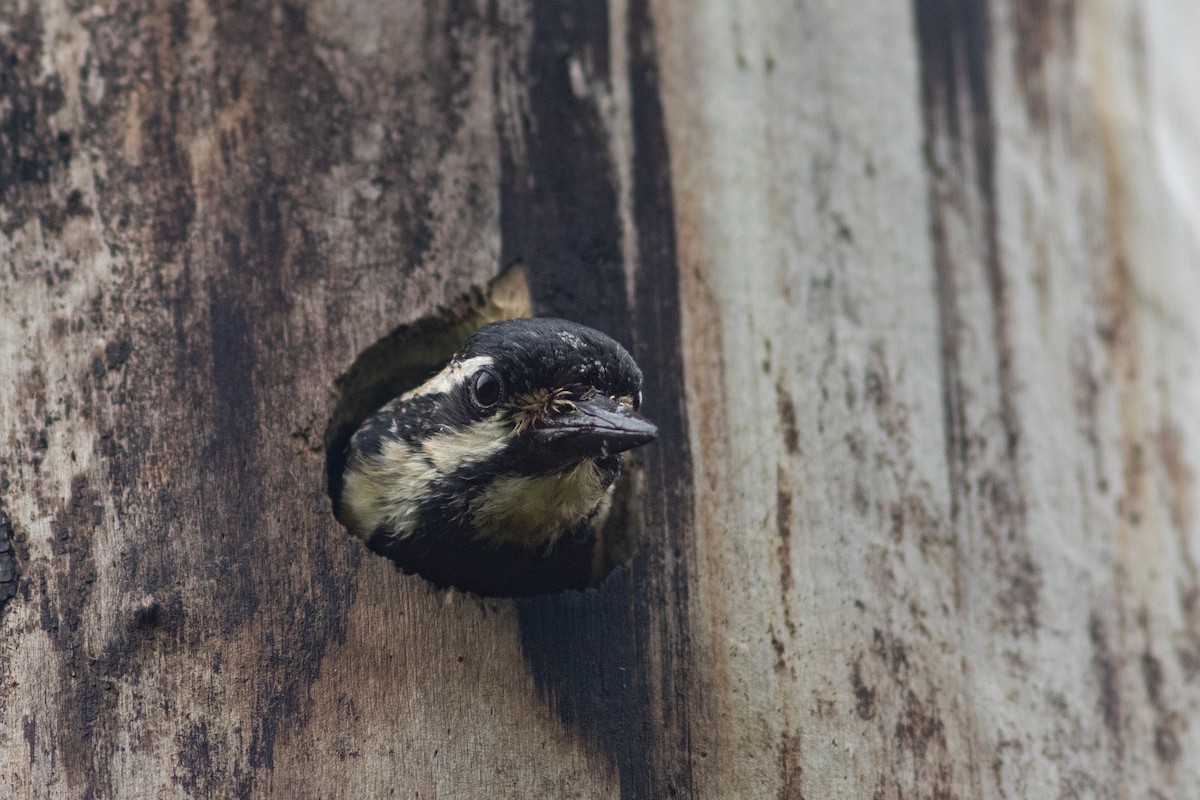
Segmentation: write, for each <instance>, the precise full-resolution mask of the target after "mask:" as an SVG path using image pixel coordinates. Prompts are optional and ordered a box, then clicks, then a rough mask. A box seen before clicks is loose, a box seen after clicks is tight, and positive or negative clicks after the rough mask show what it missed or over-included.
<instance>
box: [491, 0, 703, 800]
mask: <svg viewBox="0 0 1200 800" xmlns="http://www.w3.org/2000/svg"><path fill="white" fill-rule="evenodd" d="M608 13H609V12H608V8H607V4H606V3H584V2H582V0H566V1H565V2H557V3H546V4H538V5H536V6H534V7H533V11H532V21H533V36H532V43H531V45H530V52H529V53H528V55H527V61H526V62H524V64H523V66H524V69H525V70H527V75H525V76H522V77H520V78H519V80H521V81H522V85H523V88H524V90H525V91H526V93H527V97H528V103H527V106H526V109H527V114H528V118H522V119H519V120H514V119H511V118H501V119H498V121H497V125H498V130H499V131H500V135H501V139H502V148H501V150H502V187H501V227H502V237H503V239H502V257H503V260H504V263H506V264H507V263H512V262H514V261H518V260H519V261H521V262H522V263H523V264H525V265H526V268H527V269H528V271H529V275H530V283H531V290H532V293H533V299H534V305H535V308H536V310H537V311H538V312H539V313H544V314H553V315H560V316H564V317H568V318H571V319H575V320H578V321H580V322H584V323H586V324H589V325H593V326H595V327H597V328H600V329H601V330H604V331H607V332H609V333H611V334H613V335H614V336H616V337H617V338H618V339H620V340H623V341H624V342H626V343H627V344H629V343H633V344H634V345H635V346H634V347H633V348H632V349H633V350H634V352H635V355H636V357H637V358H638V360H639V362H640V363H641V364H642V366H643V370H644V372H645V374H646V384H645V394H646V397H647V398H648V399H647V401H646V411H647V413H648V414H650V415H651V416H652V417H653V418H654V420H655V422H656V423H657V424H658V425H659V429H660V431H661V432H662V433H661V439H660V442H659V444H657V445H656V446H655V447H654V448H652V450H653V452H648V453H647V455H646V462H647V485H648V490H649V491H648V493H647V494H648V496H649V498H650V500H649V501H648V502H649V504H650V508H649V510H648V512H647V519H646V527H647V529H648V535H647V537H646V538H647V539H650V538H653V539H654V541H653V542H647V544H646V547H647V548H648V549H650V548H653V549H655V550H657V549H658V548H659V547H663V548H666V549H667V551H668V552H665V553H664V552H654V553H651V554H643V555H641V556H639V557H638V558H637V559H636V560H635V562H634V565H633V567H632V569H621V570H618V571H617V572H616V573H615V574H614V575H613V576H612V577H611V578H610V579H609V580H608V581H607V582H605V583H604V584H603V585H602V586H601V587H600V589H599V590H598V591H590V592H587V593H584V594H582V595H581V594H577V593H567V594H564V595H560V596H551V597H545V598H535V599H532V600H526V601H521V602H520V603H519V605H518V608H519V611H520V622H521V636H522V651H523V653H524V654H525V658H526V660H527V661H528V663H529V666H530V670H531V672H532V674H533V677H534V680H535V682H536V684H537V686H538V688H539V691H540V692H541V693H542V694H543V695H544V697H545V698H546V699H547V701H548V702H550V703H551V704H552V706H553V708H554V710H555V712H556V713H557V714H558V715H559V717H560V718H561V719H562V720H563V722H564V723H565V724H566V725H567V726H568V727H569V728H570V729H572V730H576V731H579V732H580V733H581V734H583V736H584V737H585V739H587V740H588V741H590V742H592V743H593V744H594V745H595V746H598V747H599V748H600V750H601V751H602V752H603V753H605V755H606V757H607V758H609V759H610V761H611V762H612V763H613V764H614V765H615V766H616V767H617V769H618V770H619V773H620V782H621V795H622V797H625V798H634V797H664V796H676V795H679V794H681V793H682V794H690V792H691V779H690V776H689V774H688V771H687V763H688V747H689V745H688V740H689V735H690V734H689V732H688V719H687V713H686V709H687V705H688V702H689V701H690V700H692V699H694V697H693V698H690V699H689V698H686V697H685V691H684V687H685V684H686V671H685V665H686V664H687V663H688V658H689V652H688V645H687V620H686V610H687V602H686V601H687V573H686V568H685V561H686V560H685V559H684V558H682V557H680V553H679V551H680V550H681V548H682V545H681V544H680V543H679V542H678V537H679V536H680V535H681V532H682V531H685V530H687V529H688V526H689V523H690V520H689V519H688V516H687V515H688V512H689V510H690V508H691V503H690V499H689V498H688V496H687V495H688V487H689V486H690V458H689V457H688V454H687V448H686V441H687V437H686V423H685V419H684V411H683V398H682V396H681V395H680V393H679V387H680V386H681V385H682V382H683V381H682V358H681V355H680V346H679V338H678V337H679V299H678V294H677V289H676V286H677V281H676V272H675V251H674V241H673V238H672V237H673V225H674V219H673V215H672V213H671V196H670V185H669V183H668V182H667V162H666V144H665V141H666V140H665V131H664V130H663V127H662V125H663V120H662V110H661V107H660V106H659V100H658V96H657V92H658V86H657V77H656V75H655V74H654V71H655V69H656V66H655V63H654V56H653V48H652V46H651V43H652V39H651V38H650V35H649V28H648V27H647V23H648V22H649V16H648V12H647V10H646V8H645V7H644V5H637V6H636V8H635V10H634V11H633V14H632V16H633V19H631V22H630V27H631V29H632V30H637V31H639V32H641V35H643V36H645V38H644V39H639V40H638V41H635V42H633V44H634V45H636V47H635V51H634V55H633V63H631V64H630V65H629V67H630V73H631V75H632V78H631V80H632V86H631V90H632V95H633V112H632V113H633V126H634V130H633V131H632V134H633V136H634V139H635V151H636V152H637V161H636V162H635V164H634V168H633V172H634V175H635V182H636V183H635V186H634V206H635V208H634V217H635V224H636V227H637V232H638V237H639V260H640V262H641V263H640V265H639V271H638V279H639V287H640V288H641V291H640V293H639V301H638V302H637V303H636V304H635V307H633V308H630V305H629V300H628V298H627V296H626V290H625V271H626V269H628V268H631V267H629V266H627V265H625V264H624V263H623V261H624V260H623V256H622V248H621V242H622V230H621V221H620V215H619V210H618V203H619V199H618V193H617V187H616V174H617V172H616V169H615V165H614V164H613V163H612V161H611V157H610V152H611V150H610V147H609V136H610V135H611V134H610V132H609V131H608V130H607V128H606V126H605V124H604V120H603V118H602V116H601V112H600V108H599V107H598V105H597V103H596V99H595V98H594V97H593V96H591V95H590V94H588V93H587V92H584V93H577V91H576V90H577V89H578V88H579V87H578V86H577V85H576V86H575V87H573V86H572V82H571V77H570V69H571V63H572V61H574V62H575V63H576V65H577V67H576V69H577V70H580V69H582V74H583V75H584V77H585V80H586V81H587V82H588V84H589V85H591V86H596V87H598V88H597V91H601V90H602V91H605V92H609V91H611V87H610V86H609V82H610V81H611V80H612V78H611V74H612V73H613V70H611V69H610V65H609V64H608V58H609V52H610V43H609V38H608V37H609V30H608ZM506 59H507V61H508V63H510V64H511V63H513V54H511V53H506V54H504V55H503V56H502V58H501V62H502V63H504V62H505V60H506ZM516 63H518V64H520V63H522V62H521V59H520V58H518V59H517V60H516ZM617 74H621V71H620V70H617ZM501 80H502V81H503V80H505V77H504V76H502V77H501ZM514 129H516V130H518V131H520V143H519V144H518V142H515V141H512V138H513V137H512V136H511V135H510V134H509V133H508V131H511V130H514ZM520 145H523V149H519V147H520ZM659 542H662V543H663V544H659ZM666 565H669V566H666ZM659 642H661V643H662V644H661V647H662V649H663V657H662V659H661V662H660V663H658V664H657V665H658V666H659V667H661V673H653V672H652V671H651V667H652V665H653V664H655V663H656V662H654V661H653V659H652V658H651V656H650V654H651V653H652V652H655V651H656V647H655V643H659ZM681 676H682V677H681ZM660 715H661V716H660ZM660 726H661V727H660Z"/></svg>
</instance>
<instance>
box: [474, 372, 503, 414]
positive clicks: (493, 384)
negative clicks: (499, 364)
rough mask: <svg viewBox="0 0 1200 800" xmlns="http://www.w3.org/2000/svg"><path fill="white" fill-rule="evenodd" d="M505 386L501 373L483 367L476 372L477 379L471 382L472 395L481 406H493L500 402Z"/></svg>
mask: <svg viewBox="0 0 1200 800" xmlns="http://www.w3.org/2000/svg"><path fill="white" fill-rule="evenodd" d="M503 388H504V387H503V385H502V384H501V383H500V376H499V375H497V374H496V373H495V372H492V371H491V370H490V369H481V370H479V372H478V373H476V374H475V379H474V381H473V382H472V383H471V397H472V398H474V400H475V402H476V403H478V404H479V405H480V407H482V408H491V407H492V406H494V405H496V403H498V402H500V395H501V394H502V393H503Z"/></svg>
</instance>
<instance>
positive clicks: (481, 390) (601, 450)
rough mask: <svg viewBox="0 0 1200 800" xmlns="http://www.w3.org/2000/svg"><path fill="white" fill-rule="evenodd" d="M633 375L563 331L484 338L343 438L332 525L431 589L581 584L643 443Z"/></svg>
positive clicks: (608, 352) (583, 331) (571, 326)
mask: <svg viewBox="0 0 1200 800" xmlns="http://www.w3.org/2000/svg"><path fill="white" fill-rule="evenodd" d="M641 402H642V372H641V370H640V369H639V368H638V365H637V363H636V362H635V361H634V359H633V357H632V356H631V355H630V354H629V352H628V351H627V350H626V349H625V348H624V347H623V346H621V345H620V344H619V343H618V342H617V341H615V340H614V339H612V338H611V337H609V336H608V335H606V334H604V333H602V332H600V331H598V330H595V329H594V328H590V327H587V326H585V325H581V324H579V323H576V322H571V321H568V320H563V319H555V318H546V317H538V318H525V319H510V320H503V321H499V322H493V323H491V324H488V325H485V326H483V327H482V328H480V329H479V330H477V331H476V332H475V333H473V334H472V335H471V336H469V337H468V338H467V339H466V341H465V342H464V343H463V345H462V347H461V348H460V349H459V351H458V352H457V353H456V354H455V355H454V356H453V358H451V360H450V362H449V363H448V364H446V366H445V367H444V368H443V369H442V370H441V371H440V372H438V373H437V374H436V375H434V376H433V377H431V378H429V379H428V380H427V381H426V382H425V383H423V384H421V385H420V386H417V387H416V388H414V389H412V390H410V391H408V392H405V393H404V394H401V395H400V396H398V397H396V398H394V399H392V400H390V401H389V402H387V403H386V404H385V405H383V407H381V408H380V409H379V410H378V411H376V412H375V413H374V414H372V415H371V416H370V417H369V418H367V419H366V421H365V422H363V424H362V425H361V426H360V427H359V428H358V430H357V431H356V432H355V433H354V435H353V436H352V437H351V438H350V441H349V444H348V446H347V452H346V454H345V468H344V472H343V475H342V491H341V495H340V499H339V500H338V501H337V502H336V508H335V512H336V515H337V517H338V519H339V520H340V521H341V522H342V523H343V524H344V525H345V526H346V527H347V529H349V531H350V532H351V533H353V534H354V535H356V536H357V537H359V538H361V539H362V540H363V541H364V542H365V543H366V545H367V547H368V548H369V549H371V550H373V551H374V552H376V553H379V554H381V555H385V556H387V557H389V558H391V559H392V560H393V561H394V562H396V564H397V565H398V566H399V567H400V568H401V569H402V570H403V571H404V572H407V573H416V574H419V575H421V576H422V577H424V578H426V579H427V580H429V581H430V582H432V583H434V584H435V585H437V586H440V587H454V588H456V589H460V590H463V591H468V592H473V593H475V594H478V595H483V596H512V597H527V596H532V595H538V594H545V593H549V592H556V591H562V590H564V589H569V588H584V587H586V586H588V585H590V584H591V583H593V582H594V580H593V579H594V578H595V577H596V576H595V574H594V573H595V554H596V543H597V533H596V530H597V528H598V527H599V526H600V524H601V521H602V519H603V517H604V515H605V513H606V508H607V506H608V504H609V503H610V501H611V496H612V490H613V486H614V483H615V481H616V479H617V477H618V476H619V475H620V472H621V465H622V458H623V454H624V453H626V452H627V451H629V450H632V449H633V448H636V447H640V446H642V445H645V444H648V443H650V442H652V441H654V440H655V439H656V438H657V435H658V431H657V428H656V426H655V425H654V424H653V423H652V422H650V421H649V420H648V419H646V418H645V417H644V416H642V414H641V413H640V407H641Z"/></svg>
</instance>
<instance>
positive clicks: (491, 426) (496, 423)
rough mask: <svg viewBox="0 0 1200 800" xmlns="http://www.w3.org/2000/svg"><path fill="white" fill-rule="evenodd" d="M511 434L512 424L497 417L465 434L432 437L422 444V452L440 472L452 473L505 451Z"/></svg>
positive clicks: (466, 431)
mask: <svg viewBox="0 0 1200 800" xmlns="http://www.w3.org/2000/svg"><path fill="white" fill-rule="evenodd" d="M511 432H512V425H511V424H509V423H507V422H505V421H504V420H502V419H500V417H499V416H494V417H491V418H489V419H485V420H480V421H479V422H476V423H475V424H473V425H471V427H469V428H466V429H465V430H461V431H453V432H451V433H444V434H441V435H439V436H431V437H430V438H429V439H427V440H426V441H424V442H422V443H421V450H422V451H423V452H424V454H425V457H426V458H428V459H429V461H430V463H432V464H433V465H434V466H435V467H437V468H438V470H439V471H440V472H442V473H449V472H452V471H454V470H455V469H458V468H459V467H465V466H467V465H468V464H473V463H475V462H476V461H481V460H483V459H485V458H488V457H489V456H491V455H493V454H495V453H497V452H499V451H500V450H502V449H504V445H505V444H507V443H508V435H509V434H510V433H511Z"/></svg>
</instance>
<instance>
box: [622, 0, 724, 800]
mask: <svg viewBox="0 0 1200 800" xmlns="http://www.w3.org/2000/svg"><path fill="white" fill-rule="evenodd" d="M628 31H629V43H628V44H629V54H630V65H629V75H630V97H631V101H632V117H633V152H634V163H633V181H634V185H633V204H634V207H633V217H634V223H635V225H636V228H637V232H638V262H639V263H638V270H637V273H636V287H637V290H636V297H637V299H636V305H635V314H634V319H635V320H636V337H635V338H636V343H637V347H636V348H635V351H634V356H635V358H637V359H638V360H639V363H640V364H641V366H642V371H643V373H644V374H645V375H646V378H645V384H644V386H645V389H644V394H645V397H646V400H645V411H646V413H647V414H648V415H650V416H652V417H653V418H654V419H655V421H656V422H657V423H658V426H659V442H660V446H659V447H657V448H653V449H650V450H649V451H648V452H647V453H646V487H647V498H648V502H647V506H646V531H647V534H648V537H647V538H648V539H649V538H650V535H657V539H658V542H660V543H661V544H660V545H659V546H660V547H661V550H660V551H659V552H658V553H657V554H656V555H658V556H659V558H658V559H655V560H653V561H651V560H650V559H648V558H644V559H643V560H642V561H641V562H639V565H644V566H650V567H652V568H654V569H657V570H661V573H660V575H659V576H655V578H654V579H653V580H648V581H645V582H642V583H639V590H640V591H639V595H638V606H637V611H638V617H639V619H640V621H641V622H642V624H643V625H649V624H651V621H652V620H653V621H654V622H655V623H657V627H658V630H656V631H654V634H653V638H657V639H658V640H659V641H660V642H661V645H662V659H663V663H662V664H661V667H660V668H661V673H662V683H663V685H662V686H661V687H655V688H657V697H656V696H643V697H642V698H639V700H641V701H642V702H645V703H647V704H653V703H656V702H657V703H662V704H663V708H662V709H661V712H662V723H661V724H662V726H663V730H662V731H661V733H660V737H661V738H662V745H663V746H662V748H661V749H660V756H661V761H660V763H659V764H658V765H657V766H658V773H657V775H655V778H656V780H655V782H654V783H653V784H652V785H651V786H649V787H647V788H648V789H650V790H652V791H647V792H644V793H638V794H637V795H632V794H631V795H629V796H663V795H664V794H669V795H670V796H691V795H692V794H693V785H692V776H691V764H692V763H694V762H695V758H694V757H693V753H692V719H693V715H696V714H698V715H699V716H701V717H705V716H707V714H706V709H705V708H704V702H703V698H705V697H707V696H708V694H707V693H706V692H703V691H700V687H698V686H696V685H695V681H694V679H693V677H692V675H691V674H690V667H691V665H692V664H693V663H694V658H693V653H692V650H691V638H690V634H689V628H690V626H689V620H688V616H687V614H688V606H689V603H688V593H689V585H690V577H691V576H690V573H689V565H690V564H691V563H692V542H691V539H690V536H691V533H692V530H693V528H694V519H693V509H694V508H695V501H694V500H695V499H694V497H693V478H692V474H693V473H692V458H691V452H690V449H689V447H688V421H687V406H686V397H685V393H684V368H683V344H682V341H681V314H682V309H681V303H680V298H679V264H678V258H677V250H676V242H675V214H674V207H673V204H672V199H673V195H672V189H671V177H670V153H669V152H668V148H667V134H666V120H665V117H664V112H663V107H662V99H661V86H660V83H659V74H658V63H657V56H656V52H655V46H654V20H653V16H652V14H651V12H650V4H649V2H648V0H632V1H631V2H630V5H629V23H628ZM639 636H640V637H643V638H642V639H641V640H642V641H643V642H644V641H647V639H648V638H650V637H647V636H646V635H645V634H642V632H641V631H639ZM644 651H645V648H643V652H644ZM644 686H645V688H646V689H650V688H651V684H650V683H647V684H644Z"/></svg>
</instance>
